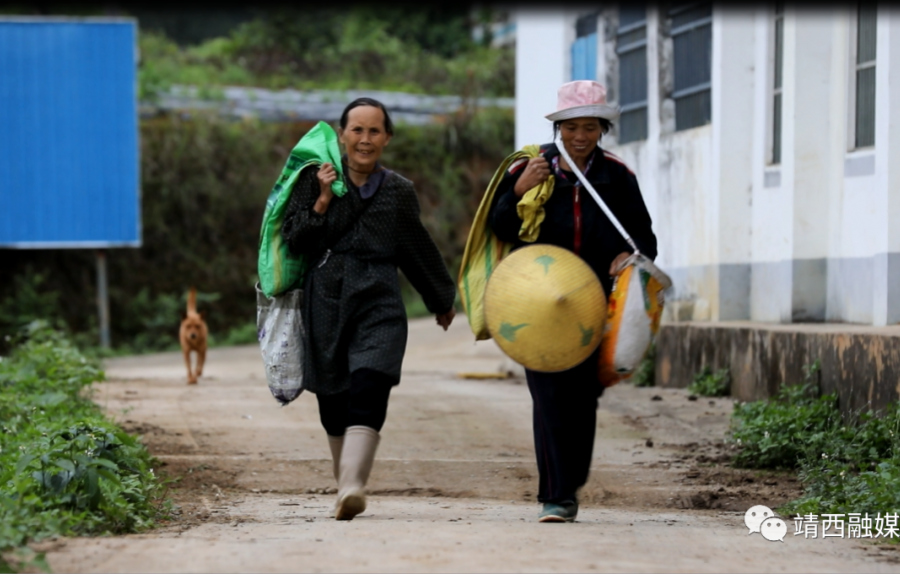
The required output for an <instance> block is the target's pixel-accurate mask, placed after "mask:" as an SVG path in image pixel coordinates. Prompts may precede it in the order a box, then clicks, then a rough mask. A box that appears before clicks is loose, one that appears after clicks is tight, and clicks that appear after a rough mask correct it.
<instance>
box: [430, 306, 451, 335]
mask: <svg viewBox="0 0 900 574" xmlns="http://www.w3.org/2000/svg"><path fill="white" fill-rule="evenodd" d="M434 317H435V319H436V320H437V324H438V325H440V326H441V327H443V328H444V330H445V331H446V330H447V328H448V327H449V326H450V323H452V322H453V318H454V317H456V310H455V309H454V308H453V307H450V310H449V311H447V312H446V313H442V314H440V315H435V316H434Z"/></svg>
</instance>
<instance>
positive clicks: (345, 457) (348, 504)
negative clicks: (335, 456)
mask: <svg viewBox="0 0 900 574" xmlns="http://www.w3.org/2000/svg"><path fill="white" fill-rule="evenodd" d="M380 439H381V437H380V436H379V434H378V431H376V430H375V429H373V428H369V427H364V426H352V427H347V432H346V434H344V445H343V449H342V451H341V465H340V472H339V475H338V499H337V509H336V512H335V518H337V519H338V520H353V517H354V516H356V515H357V514H360V513H361V512H363V511H364V510H365V509H366V493H365V488H366V482H367V481H368V480H369V473H370V472H372V463H373V462H374V461H375V450H376V449H377V448H378V442H379V441H380Z"/></svg>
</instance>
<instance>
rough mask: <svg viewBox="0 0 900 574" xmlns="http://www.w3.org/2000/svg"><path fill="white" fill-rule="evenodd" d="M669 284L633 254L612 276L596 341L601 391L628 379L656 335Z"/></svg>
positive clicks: (638, 255)
mask: <svg viewBox="0 0 900 574" xmlns="http://www.w3.org/2000/svg"><path fill="white" fill-rule="evenodd" d="M671 286H672V280H671V279H669V276H668V275H666V274H665V273H663V272H662V271H661V270H660V269H659V268H658V267H657V266H656V265H654V264H653V262H652V261H650V260H649V259H648V258H646V257H644V256H643V255H641V254H640V253H635V254H633V255H631V257H629V258H628V259H626V260H625V261H624V262H623V264H622V266H621V267H620V270H619V272H618V273H617V274H616V279H615V283H613V289H612V292H611V293H610V295H609V303H608V306H607V310H606V325H605V326H604V328H603V339H602V340H601V341H600V361H599V363H600V364H599V365H598V366H599V370H598V376H599V378H600V383H601V384H602V385H603V386H604V387H611V386H613V385H615V384H616V383H618V382H619V381H622V380H623V379H627V378H628V377H630V376H631V375H632V374H633V373H634V371H635V369H637V367H638V365H639V364H640V362H641V361H642V360H643V359H644V357H645V356H646V354H647V350H648V349H649V348H650V343H652V342H653V338H654V337H655V336H656V333H657V332H658V331H659V321H660V318H661V317H662V311H663V305H664V304H665V295H664V293H665V290H666V289H668V288H669V287H671Z"/></svg>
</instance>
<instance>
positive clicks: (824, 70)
mask: <svg viewBox="0 0 900 574" xmlns="http://www.w3.org/2000/svg"><path fill="white" fill-rule="evenodd" d="M514 18H515V21H516V35H517V39H516V44H517V54H516V70H517V72H516V74H517V77H516V145H517V146H519V147H521V146H522V145H525V144H528V143H539V142H546V141H549V140H550V139H551V136H552V128H551V124H550V122H548V121H547V120H545V119H544V115H545V114H547V113H549V112H550V111H552V110H554V109H555V105H556V90H557V88H558V87H559V85H560V84H562V83H564V82H567V81H570V80H573V79H596V80H597V81H599V82H601V83H602V84H604V85H606V86H607V88H608V94H609V99H610V102H611V103H614V104H618V105H619V106H620V107H621V108H622V109H623V114H622V116H621V118H620V120H619V122H617V125H616V128H615V129H614V130H613V132H611V133H610V134H609V135H608V136H605V137H604V141H603V143H602V145H603V147H605V148H606V149H609V150H610V151H612V152H613V153H615V154H617V155H619V156H621V157H622V158H623V159H624V160H625V162H626V163H627V164H628V165H629V166H630V167H631V168H632V170H633V171H634V172H635V174H636V175H637V177H638V181H639V183H640V185H641V189H642V192H643V194H644V199H645V201H646V203H647V206H648V208H649V210H650V214H651V216H652V217H653V221H654V229H655V231H656V234H657V236H658V238H659V252H660V254H659V258H658V259H657V263H658V264H659V265H660V267H662V268H663V269H664V270H666V271H667V272H668V273H669V274H670V275H671V276H672V278H673V280H674V282H675V286H674V288H673V293H672V294H671V296H670V299H669V301H670V303H669V305H668V308H667V317H666V320H668V321H679V320H713V321H719V320H740V319H750V320H755V321H766V322H782V323H790V322H807V321H835V322H852V323H863V324H874V325H887V324H894V323H898V322H900V8H898V7H895V6H891V5H882V6H878V8H877V11H876V10H875V8H874V7H868V8H865V7H864V8H862V9H860V7H859V6H857V5H846V6H839V5H834V6H830V7H824V8H811V7H802V6H800V7H795V6H792V5H791V4H787V5H785V6H784V7H783V8H782V7H777V6H775V5H772V6H769V7H764V6H759V7H743V8H742V7H727V6H722V7H719V6H718V5H712V6H711V5H710V4H697V3H693V4H680V5H677V6H676V5H667V6H666V7H663V6H662V5H659V6H648V7H647V8H646V9H643V8H638V9H635V8H633V7H629V8H624V7H623V8H622V10H620V9H619V7H617V6H615V5H600V4H598V5H596V6H595V7H594V8H591V7H590V6H586V7H580V8H578V9H562V8H556V9H540V8H537V7H535V8H527V9H520V10H517V11H516V12H515V16H514Z"/></svg>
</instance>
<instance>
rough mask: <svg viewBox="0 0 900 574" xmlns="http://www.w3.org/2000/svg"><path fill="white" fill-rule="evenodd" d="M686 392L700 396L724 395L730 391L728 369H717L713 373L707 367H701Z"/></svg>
mask: <svg viewBox="0 0 900 574" xmlns="http://www.w3.org/2000/svg"><path fill="white" fill-rule="evenodd" d="M688 392H689V393H691V394H693V395H700V396H701V397H724V396H727V395H728V394H729V393H730V392H731V376H730V375H729V374H728V369H719V370H718V371H716V372H715V373H713V372H712V370H710V368H709V367H703V370H701V371H700V372H699V373H697V374H696V375H695V376H694V380H693V381H691V384H690V385H688Z"/></svg>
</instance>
